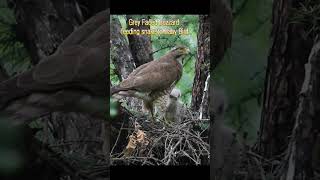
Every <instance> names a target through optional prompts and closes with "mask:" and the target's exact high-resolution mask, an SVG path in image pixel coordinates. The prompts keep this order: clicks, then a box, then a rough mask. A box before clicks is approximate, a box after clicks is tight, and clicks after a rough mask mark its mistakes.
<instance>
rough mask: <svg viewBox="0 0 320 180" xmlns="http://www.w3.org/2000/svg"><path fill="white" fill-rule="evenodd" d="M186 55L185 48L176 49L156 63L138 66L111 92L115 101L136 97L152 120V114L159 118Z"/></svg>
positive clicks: (178, 47)
mask: <svg viewBox="0 0 320 180" xmlns="http://www.w3.org/2000/svg"><path fill="white" fill-rule="evenodd" d="M188 53H189V49H188V48H187V47H185V46H177V47H175V48H174V49H172V50H171V51H169V52H168V53H167V54H166V55H164V56H162V57H161V58H159V59H158V60H154V61H151V62H148V63H146V64H143V65H141V66H139V67H138V68H137V69H135V70H134V71H133V72H132V73H131V74H129V76H128V78H127V79H125V80H123V81H122V82H121V83H120V84H119V85H117V86H114V87H112V88H111V94H112V95H113V97H115V98H117V99H121V98H123V97H136V98H139V99H142V100H143V104H144V108H145V109H147V110H149V112H150V113H151V115H152V117H154V110H156V112H157V114H159V115H160V118H161V117H163V115H164V113H165V110H166V108H167V105H168V101H169V95H170V92H171V91H172V89H173V88H174V86H175V85H176V83H177V82H178V81H179V80H180V78H181V76H182V71H183V67H182V59H183V58H184V57H185V56H186V55H187V54H188Z"/></svg>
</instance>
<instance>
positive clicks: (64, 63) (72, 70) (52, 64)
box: [19, 46, 88, 86]
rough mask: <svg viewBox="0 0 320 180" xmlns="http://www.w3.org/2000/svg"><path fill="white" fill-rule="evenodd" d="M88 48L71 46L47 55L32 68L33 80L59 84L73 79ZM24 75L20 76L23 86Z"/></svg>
mask: <svg viewBox="0 0 320 180" xmlns="http://www.w3.org/2000/svg"><path fill="white" fill-rule="evenodd" d="M87 51H88V49H87V48H83V47H81V46H72V47H69V48H67V50H64V51H63V52H62V53H57V54H53V55H51V56H49V57H48V58H47V59H45V60H43V61H41V62H40V63H39V64H38V65H37V66H35V67H34V69H33V80H34V81H36V82H39V83H41V84H52V85H53V84H61V83H67V82H71V81H73V79H74V78H75V76H76V74H77V71H78V68H79V66H80V63H81V62H82V61H83V58H84V57H86V55H87V53H88V52H87ZM24 82H26V83H28V81H24V77H23V76H21V77H20V82H19V83H20V84H21V85H22V86H23V84H24Z"/></svg>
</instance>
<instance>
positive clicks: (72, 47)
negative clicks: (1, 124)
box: [0, 10, 109, 122]
mask: <svg viewBox="0 0 320 180" xmlns="http://www.w3.org/2000/svg"><path fill="white" fill-rule="evenodd" d="M108 13H109V11H108V10H105V11H102V12H100V13H98V14H96V15H95V16H93V17H91V18H90V19H89V20H87V21H86V22H85V23H84V24H83V25H81V26H80V27H79V28H78V29H76V30H75V31H74V32H73V33H71V34H70V35H69V36H68V37H67V38H66V39H65V40H64V41H63V42H62V44H61V45H60V46H59V47H58V49H57V50H56V51H55V53H54V54H52V55H50V56H48V57H46V58H45V59H42V60H41V61H40V63H39V64H37V65H36V66H34V67H32V68H31V69H29V70H27V71H26V72H23V73H21V74H18V75H16V76H14V77H12V78H10V79H8V80H6V81H4V82H2V83H0V111H1V113H4V112H5V114H7V112H10V113H13V114H14V117H15V118H14V119H19V120H20V119H23V120H21V121H22V122H24V121H26V120H29V119H31V118H35V117H37V116H42V115H44V114H46V113H48V112H52V111H55V110H61V111H64V110H67V109H68V110H67V111H71V112H83V111H84V112H85V111H89V113H92V114H94V115H98V114H100V115H101V116H100V117H102V116H103V115H104V114H105V112H101V111H102V109H103V108H105V109H107V108H106V107H104V106H103V107H86V106H90V105H96V104H97V102H100V105H101V102H102V101H103V98H105V97H106V96H107V94H106V92H107V81H106V74H107V72H108V71H107V67H108V63H107V60H106V58H107V57H108V50H107V45H108V42H109V40H108V38H107V36H108V34H109V33H108V31H109V27H108V21H109V19H108V18H107V17H108V16H107V15H108ZM96 106H98V105H96ZM90 108H91V109H90ZM97 108H98V109H97Z"/></svg>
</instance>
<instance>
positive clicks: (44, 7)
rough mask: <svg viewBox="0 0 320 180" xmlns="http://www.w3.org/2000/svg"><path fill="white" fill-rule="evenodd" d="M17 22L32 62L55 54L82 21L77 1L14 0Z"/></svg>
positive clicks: (19, 34) (13, 6) (10, 2)
mask: <svg viewBox="0 0 320 180" xmlns="http://www.w3.org/2000/svg"><path fill="white" fill-rule="evenodd" d="M8 5H9V6H10V7H11V8H12V9H13V10H14V13H15V17H16V21H17V36H18V37H19V39H20V40H21V41H22V42H23V43H24V45H25V47H26V48H27V50H28V52H29V54H30V56H31V60H32V63H33V64H37V63H38V62H39V61H40V60H41V59H42V58H43V57H46V56H48V55H50V54H52V53H53V52H54V51H55V50H56V49H57V47H58V46H59V45H60V43H61V42H62V41H63V40H64V39H65V38H66V37H67V36H68V35H69V34H70V33H71V32H72V31H73V30H74V29H75V28H76V27H78V26H79V24H82V22H81V21H80V19H82V17H81V14H79V12H78V11H77V4H76V1H71V0H68V1H65V0H42V1H39V0H29V1H12V0H8Z"/></svg>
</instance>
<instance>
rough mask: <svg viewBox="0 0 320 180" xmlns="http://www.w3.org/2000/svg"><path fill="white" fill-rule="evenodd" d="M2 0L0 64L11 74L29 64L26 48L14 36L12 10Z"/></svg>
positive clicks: (20, 70)
mask: <svg viewBox="0 0 320 180" xmlns="http://www.w3.org/2000/svg"><path fill="white" fill-rule="evenodd" d="M4 2H5V1H0V4H1V10H0V65H3V66H4V68H5V69H6V70H7V72H8V74H9V75H13V74H16V73H20V72H23V71H25V70H26V69H28V68H29V67H30V66H31V64H30V57H29V55H28V53H27V51H26V49H25V48H24V46H23V44H22V43H21V42H19V40H18V38H17V36H16V31H17V29H16V28H17V26H16V21H15V18H14V16H13V12H12V10H10V9H9V8H7V7H6V4H5V3H4Z"/></svg>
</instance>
